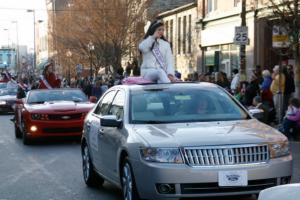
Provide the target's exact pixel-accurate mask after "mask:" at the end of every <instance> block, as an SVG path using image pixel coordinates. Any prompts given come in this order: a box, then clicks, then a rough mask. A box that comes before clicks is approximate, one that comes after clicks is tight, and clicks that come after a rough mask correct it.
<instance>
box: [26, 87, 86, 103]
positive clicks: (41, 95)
mask: <svg viewBox="0 0 300 200" xmlns="http://www.w3.org/2000/svg"><path fill="white" fill-rule="evenodd" d="M52 101H74V102H86V101H88V100H87V97H86V96H85V94H84V93H83V92H82V91H80V90H36V91H31V92H30V94H29V96H28V100H27V103H28V104H37V103H44V102H52Z"/></svg>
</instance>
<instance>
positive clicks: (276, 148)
mask: <svg viewBox="0 0 300 200" xmlns="http://www.w3.org/2000/svg"><path fill="white" fill-rule="evenodd" d="M269 149H270V157H271V158H278V157H283V156H287V155H289V154H290V147H289V142H288V141H287V140H286V141H282V142H276V143H271V144H269Z"/></svg>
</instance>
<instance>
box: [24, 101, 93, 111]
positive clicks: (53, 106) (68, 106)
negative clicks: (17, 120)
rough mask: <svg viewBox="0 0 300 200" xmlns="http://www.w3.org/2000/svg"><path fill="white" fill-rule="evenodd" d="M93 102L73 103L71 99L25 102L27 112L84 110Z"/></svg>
mask: <svg viewBox="0 0 300 200" xmlns="http://www.w3.org/2000/svg"><path fill="white" fill-rule="evenodd" d="M93 106H94V104H92V103H89V102H83V103H75V102H73V101H52V102H45V103H43V104H32V105H29V104H26V106H25V107H26V109H27V110H28V111H29V112H35V113H49V112H76V111H78V112H85V111H89V110H90V109H92V108H93Z"/></svg>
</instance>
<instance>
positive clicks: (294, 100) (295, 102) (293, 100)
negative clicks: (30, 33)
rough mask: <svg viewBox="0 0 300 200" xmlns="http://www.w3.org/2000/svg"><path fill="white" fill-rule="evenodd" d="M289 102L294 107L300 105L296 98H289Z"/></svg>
mask: <svg viewBox="0 0 300 200" xmlns="http://www.w3.org/2000/svg"><path fill="white" fill-rule="evenodd" d="M289 104H290V105H292V106H294V107H296V108H299V107H300V101H299V99H297V98H292V99H290V101H289Z"/></svg>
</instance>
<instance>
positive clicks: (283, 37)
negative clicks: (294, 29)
mask: <svg viewBox="0 0 300 200" xmlns="http://www.w3.org/2000/svg"><path fill="white" fill-rule="evenodd" d="M272 32H273V34H272V46H273V48H288V47H289V46H290V40H289V36H288V33H287V30H286V29H285V28H284V27H282V26H273V31H272Z"/></svg>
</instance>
